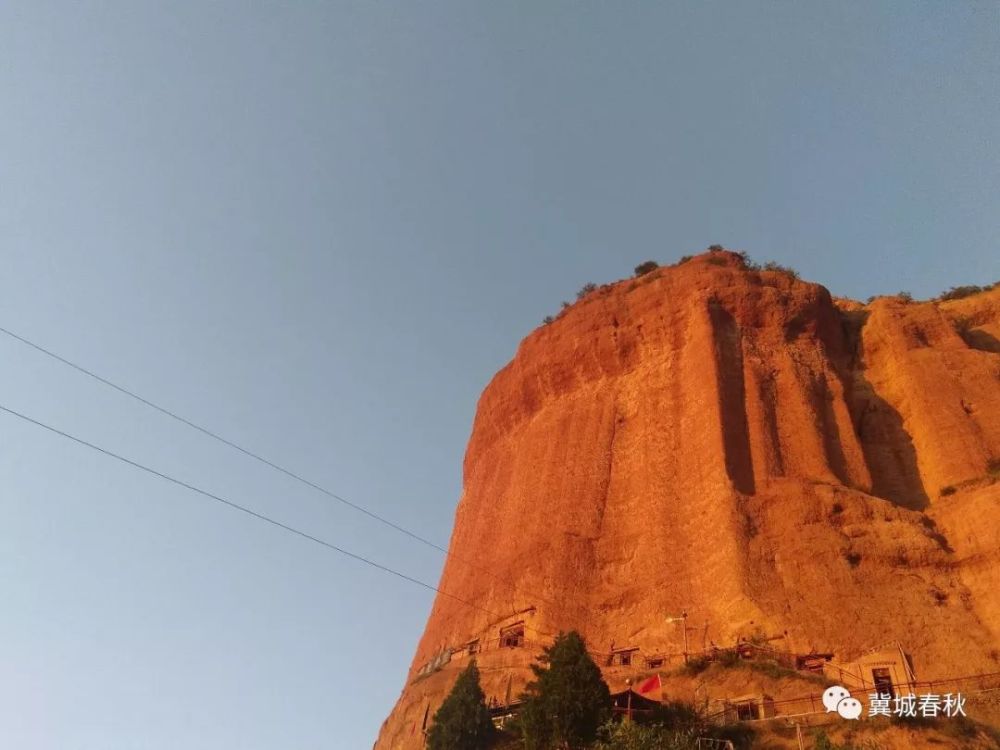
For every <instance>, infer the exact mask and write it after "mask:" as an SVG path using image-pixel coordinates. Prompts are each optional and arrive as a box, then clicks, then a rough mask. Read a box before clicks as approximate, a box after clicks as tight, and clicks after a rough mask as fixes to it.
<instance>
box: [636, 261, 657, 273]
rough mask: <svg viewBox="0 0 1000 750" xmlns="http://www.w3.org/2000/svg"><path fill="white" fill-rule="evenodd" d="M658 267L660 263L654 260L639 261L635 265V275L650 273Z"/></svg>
mask: <svg viewBox="0 0 1000 750" xmlns="http://www.w3.org/2000/svg"><path fill="white" fill-rule="evenodd" d="M659 267H660V264H659V263H657V262H656V261H655V260H647V261H646V262H645V263H640V264H639V265H637V266H636V267H635V275H636V276H645V275H646V274H647V273H652V272H653V271H655V270H656V269H657V268H659Z"/></svg>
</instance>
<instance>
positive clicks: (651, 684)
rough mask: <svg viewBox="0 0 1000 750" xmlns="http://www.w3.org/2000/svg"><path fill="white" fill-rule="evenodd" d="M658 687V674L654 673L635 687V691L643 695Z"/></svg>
mask: <svg viewBox="0 0 1000 750" xmlns="http://www.w3.org/2000/svg"><path fill="white" fill-rule="evenodd" d="M659 689H660V675H658V674H655V675H653V676H652V677H650V678H649V679H648V680H646V681H645V682H643V683H642V684H641V685H639V687H637V688H636V692H637V693H639V694H641V695H645V694H646V693H652V692H653V691H654V690H659Z"/></svg>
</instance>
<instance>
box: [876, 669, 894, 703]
mask: <svg viewBox="0 0 1000 750" xmlns="http://www.w3.org/2000/svg"><path fill="white" fill-rule="evenodd" d="M872 682H874V683H875V692H876V693H878V694H879V695H888V696H889V697H890V698H895V697H896V691H895V690H893V689H892V676H891V675H890V674H889V670H888V669H887V668H885V667H882V668H879V669H873V670H872Z"/></svg>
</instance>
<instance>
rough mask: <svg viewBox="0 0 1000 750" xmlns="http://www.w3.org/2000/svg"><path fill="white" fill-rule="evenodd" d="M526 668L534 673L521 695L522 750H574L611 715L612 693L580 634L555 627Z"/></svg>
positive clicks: (595, 735) (588, 740) (592, 736)
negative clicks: (552, 638) (547, 642)
mask: <svg viewBox="0 0 1000 750" xmlns="http://www.w3.org/2000/svg"><path fill="white" fill-rule="evenodd" d="M531 669H532V671H533V672H534V673H535V679H534V680H533V681H532V682H531V683H529V684H528V687H527V688H526V690H525V692H524V695H522V696H521V697H522V699H523V700H524V705H523V707H522V710H521V731H522V735H523V737H524V743H525V747H526V748H527V750H550V749H551V748H561V749H563V750H573V749H574V748H580V747H583V746H584V745H586V744H587V743H590V742H593V741H594V739H596V737H597V730H598V728H599V727H600V726H601V725H602V724H604V723H605V722H606V721H607V720H608V718H609V717H610V715H611V693H610V691H609V690H608V686H607V684H606V683H605V682H604V679H603V678H602V677H601V670H600V669H598V667H597V665H596V664H594V661H593V660H592V659H591V658H590V655H589V654H588V653H587V648H586V645H585V644H584V642H583V638H581V637H580V634H579V633H577V632H576V631H571V632H569V633H560V634H559V635H558V636H557V637H556V640H555V643H553V644H552V645H551V646H549V647H548V648H546V649H544V651H543V652H542V655H541V656H540V657H538V663H537V664H533V665H532V666H531Z"/></svg>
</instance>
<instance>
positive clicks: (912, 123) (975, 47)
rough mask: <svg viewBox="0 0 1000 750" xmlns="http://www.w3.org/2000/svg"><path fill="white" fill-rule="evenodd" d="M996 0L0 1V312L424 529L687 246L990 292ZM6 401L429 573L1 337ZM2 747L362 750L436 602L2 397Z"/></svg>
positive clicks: (253, 470) (338, 514)
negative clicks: (536, 375)
mask: <svg viewBox="0 0 1000 750" xmlns="http://www.w3.org/2000/svg"><path fill="white" fill-rule="evenodd" d="M998 94H1000V9H998V6H997V5H996V4H995V3H993V2H950V3H943V2H941V3H939V2H893V3H885V2H882V3H879V2H842V3H812V2H752V3H751V2H747V3H728V2H720V3H716V2H698V3H686V4H681V3H651V2H650V3H613V4H612V3H591V2H575V3H562V2H543V3H539V2H504V3H486V2H454V3H442V2H428V3H412V2H377V3H376V2H358V3H349V2H337V3H323V4H320V3H306V2H302V3H283V4H282V3H253V4H249V3H230V2H218V3H211V4H209V3H172V4H168V3H144V2H134V3H133V2H130V3H123V2H118V3H115V2H108V3H69V2H64V3H46V2H30V3H28V2H25V3H18V2H11V3H5V4H4V5H3V6H2V8H0V102H2V106H3V116H2V117H0V198H2V200H0V253H2V255H0V258H2V265H0V325H2V326H4V327H7V328H10V329H12V330H14V331H17V332H18V333H20V334H22V335H24V336H27V337H29V338H32V339H33V340H36V341H38V342H39V343H41V344H43V345H46V346H49V347H51V348H53V349H55V350H56V351H58V352H60V353H61V354H63V355H64V356H66V357H68V358H70V359H72V360H74V361H76V362H79V363H80V364H82V365H84V366H87V367H90V368H92V369H94V370H96V371H98V372H99V373H101V374H103V375H105V376H107V377H110V378H112V379H114V380H116V381H117V382H120V383H122V384H123V385H126V386H129V387H131V388H134V389H136V390H138V391H139V392H141V393H142V394H144V395H146V396H148V397H150V398H152V399H154V400H156V401H158V402H160V403H162V404H163V405H164V406H167V407H168V408H171V409H174V410H176V411H178V412H180V413H181V414H183V415H186V416H188V417H191V418H193V419H195V420H196V421H199V422H201V423H203V424H204V425H206V426H208V427H210V428H212V429H214V430H217V431H218V432H221V433H222V434H224V435H226V436H229V437H230V438H232V439H234V440H236V441H238V442H240V443H241V444H244V445H246V446H247V447H249V448H252V449H254V450H256V451H259V452H261V453H263V454H264V455H266V456H268V457H270V458H272V459H273V460H275V461H277V462H279V463H281V464H283V465H285V466H287V467H289V468H290V469H293V470H295V471H297V472H300V473H302V474H304V475H305V476H307V477H309V478H310V479H312V480H313V481H316V482H318V483H320V484H322V485H324V486H326V487H328V488H330V489H332V490H334V491H335V492H338V493H340V494H342V495H344V496H345V497H348V498H350V499H351V500H352V501H354V502H357V503H361V504H363V505H365V506H368V507H370V508H372V509H373V510H375V511H377V512H379V513H383V514H385V515H387V516H389V517H391V518H392V519H394V520H396V521H398V522H399V523H401V524H403V525H405V526H407V527H408V528H412V529H413V530H414V531H415V532H417V533H419V534H421V535H423V536H425V537H428V538H431V539H434V540H436V541H438V542H440V543H442V544H444V543H446V542H447V539H448V536H449V532H450V527H451V519H452V513H453V510H454V507H455V503H456V501H457V499H458V496H459V493H460V484H461V475H460V473H461V461H462V455H463V451H464V447H465V443H466V440H467V439H468V434H469V430H470V427H471V423H472V418H473V414H474V409H475V403H476V399H477V397H478V395H479V393H480V391H481V390H482V388H483V387H484V386H485V384H486V383H487V382H488V380H489V378H490V377H491V376H492V374H493V373H494V372H495V371H496V370H497V369H498V368H499V367H501V366H502V365H503V364H504V363H505V362H506V361H507V360H508V359H509V358H510V357H511V355H512V354H513V352H514V350H515V347H516V345H517V342H518V341H519V340H520V339H521V338H522V337H523V336H524V335H526V334H527V333H528V332H529V331H530V330H531V329H532V328H533V327H534V326H536V325H537V324H538V322H539V321H540V320H541V319H542V318H543V317H544V316H545V315H547V314H550V313H553V312H555V311H556V310H557V309H558V307H559V302H560V301H561V300H563V299H571V298H572V296H573V294H574V293H575V291H576V290H577V289H578V288H579V287H580V286H581V285H582V284H583V283H585V282H588V281H594V282H598V283H600V282H604V281H609V280H612V279H616V278H621V277H623V276H626V275H628V274H629V273H630V271H631V269H632V267H633V266H634V265H636V264H637V263H638V262H640V261H643V260H646V259H648V258H653V259H657V260H659V261H663V262H669V261H672V260H674V259H676V258H677V257H678V256H680V255H682V254H687V253H692V252H697V251H699V250H701V249H703V248H704V247H705V246H707V245H709V244H712V243H721V244H724V245H726V246H728V247H733V248H739V249H744V250H746V251H748V252H749V253H750V254H751V255H752V256H753V257H755V258H757V259H760V260H767V259H774V260H777V261H779V262H782V263H786V264H788V265H791V266H794V267H795V268H797V269H798V270H799V271H800V272H801V273H802V275H803V276H804V277H805V278H808V279H813V280H817V281H821V282H822V283H824V284H826V285H827V286H828V287H829V288H830V289H831V291H833V292H834V293H835V294H842V295H849V296H854V297H858V298H865V297H867V296H869V295H872V294H877V293H888V292H895V291H899V290H907V291H910V292H911V293H913V294H914V296H917V297H924V296H929V295H932V294H934V293H936V292H937V291H939V290H942V289H944V288H947V287H949V286H951V285H955V284H963V283H985V282H989V281H994V280H997V279H998V278H1000V252H998V244H997V238H998V237H1000V210H998V197H1000V148H998V144H997V133H1000V95H998ZM0 362H2V367H0V405H3V406H6V407H9V408H14V409H17V410H20V411H23V412H26V413H28V414H30V415H32V416H33V417H36V418H38V419H41V420H45V421H47V422H50V423H52V424H54V425H55V426H57V427H60V428H62V429H65V430H67V431H70V432H73V433H75V434H78V435H79V436H81V437H83V438H85V439H88V440H91V441H93V442H96V443H99V444H101V445H104V446H106V447H108V448H110V449H112V450H116V451H119V452H121V453H124V454H126V455H127V456H129V457H131V458H134V459H136V460H140V461H143V462H146V463H149V464H150V465H152V466H154V467H155V468H157V469H160V470H162V471H166V472H170V473H172V474H175V475H176V476H178V477H180V478H182V479H184V480H187V481H190V482H192V483H195V484H198V485H199V486H203V487H204V488H205V489H208V490H211V491H213V492H216V493H219V494H221V495H224V496H225V497H227V498H230V499H233V500H236V501H239V502H242V503H244V504H246V505H249V506H251V507H253V508H254V509H256V510H259V511H261V512H264V513H269V514H272V515H273V516H275V517H276V518H279V519H280V520H282V521H283V522H286V523H289V524H292V525H296V526H298V527H301V528H303V529H305V530H307V531H309V532H311V533H313V534H315V535H317V536H321V537H323V538H325V539H328V540H329V541H331V542H333V543H336V544H340V545H342V546H344V547H347V548H349V549H351V550H353V551H356V552H359V553H362V554H366V555H369V556H371V557H373V558H376V559H378V560H379V561H381V562H384V563H386V564H388V565H392V566H395V567H397V568H400V569H401V570H404V571H406V572H407V573H409V574H411V575H414V576H416V577H418V578H421V579H424V580H427V581H432V582H436V580H437V577H438V575H439V573H440V568H441V557H440V555H437V554H434V553H433V551H432V550H428V549H427V548H424V547H421V546H420V545H417V544H414V543H412V541H410V540H407V539H406V538H405V537H401V536H399V535H398V534H395V533H393V532H391V531H390V530H387V529H385V528H383V527H379V526H378V525H374V524H372V523H371V522H370V521H368V520H367V519H365V518H364V517H360V516H359V515H358V514H356V513H353V512H351V511H349V510H347V509H345V508H343V507H342V506H338V505H337V504H335V503H331V502H330V501H329V500H328V499H326V498H324V497H323V496H321V495H317V494H316V493H314V492H311V491H309V490H308V489H306V488H303V487H301V486H298V485H296V484H295V483H293V482H290V481H289V480H288V479H287V478H284V477H282V476H280V475H277V474H275V473H274V472H272V471H269V470H267V469H266V468H264V467H262V466H260V465H258V464H255V463H253V462H252V461H249V460H247V459H246V458H245V457H243V456H240V455H239V454H234V453H233V452H232V451H230V450H228V449H226V448H224V447H223V446H220V445H218V444H216V443H214V442H212V441H211V440H209V439H207V438H205V437H204V436H201V435H199V434H197V433H193V432H191V431H190V430H187V429H186V428H183V427H182V426H180V425H177V424H176V423H172V422H170V421H168V420H166V419H164V418H163V417H162V416H160V415H157V414H155V413H153V412H150V411H149V410H147V409H144V408H143V407H141V406H140V405H137V404H136V403H134V402H130V401H128V400H127V399H124V398H122V397H121V396H120V395H119V394H115V393H114V392H111V391H109V390H107V389H106V388H103V387H101V386H99V385H98V384H96V383H94V382H92V381H89V380H87V379H85V378H83V377H81V376H80V375H79V373H75V372H73V371H72V370H69V369H68V368H66V367H64V366H61V365H59V364H57V363H54V362H52V361H51V360H48V359H46V358H45V357H43V356H41V355H39V354H38V353H36V352H33V351H32V350H30V349H28V348H26V347H24V346H23V345H21V344H18V343H17V342H15V341H12V340H9V339H7V338H6V337H4V336H0ZM0 440H2V446H3V449H2V451H0V590H2V592H3V599H4V612H3V616H2V617H0V674H2V675H3V679H2V680H0V738H2V740H3V742H2V744H4V745H5V746H11V747H18V748H21V749H22V750H36V749H40V748H59V749H60V750H64V749H66V748H72V749H77V748H80V749H83V748H86V749H88V750H89V749H90V748H94V749H95V750H96V749H98V748H100V749H101V750H106V749H108V748H111V749H115V750H117V749H118V748H122V749H130V750H131V749H133V748H143V749H147V748H148V749H150V750H153V749H155V750H159V749H160V748H163V749H164V750H166V749H167V748H171V749H172V748H178V747H183V748H188V749H191V750H194V749H198V748H206V749H207V748H213V750H214V749H215V748H220V747H239V748H245V749H247V750H255V749H257V748H261V749H263V748H277V747H281V748H329V747H338V748H340V747H343V748H363V747H369V746H370V745H371V743H372V742H373V741H374V738H375V735H376V733H377V731H378V727H379V724H380V723H381V721H382V719H383V718H384V717H385V716H386V714H387V713H388V711H389V710H390V708H391V706H392V704H393V702H394V701H395V698H396V697H397V695H398V693H399V690H400V688H401V687H402V683H403V678H404V674H405V671H406V668H407V666H408V664H409V660H410V658H411V656H412V653H413V649H414V647H415V645H416V642H417V639H418V638H419V635H420V632H421V629H422V627H423V623H424V620H425V618H426V616H427V613H428V611H429V607H430V602H431V595H430V594H429V592H427V591H425V590H422V589H419V588H416V587H413V586H410V585H408V584H406V583H404V582H402V581H399V580H396V579H393V578H389V577H387V576H385V575H384V574H381V573H379V572H377V571H375V570H372V569H370V568H366V567H364V566H361V565H359V564H357V563H355V562H352V561H350V560H347V559H344V558H341V557H339V556H337V555H336V554H335V553H332V552H330V551H329V550H325V549H323V548H320V547H318V546H315V545H310V544H308V543H306V542H304V541H303V540H301V539H298V538H295V537H293V536H291V535H288V534H285V533H282V532H280V531H278V530H276V529H274V528H271V527H268V526H266V525H264V524H261V523H259V522H257V521H254V520H253V519H249V518H246V517H244V516H241V515H239V514H237V513H234V512H233V511H231V510H229V509H226V508H224V507H222V506H219V505H217V504H213V503H210V502H208V501H206V500H204V499H203V498H200V497H198V496H196V495H193V494H191V493H189V492H186V491H184V490H182V489H180V488H177V487H174V486H171V485H168V484H165V483H163V482H162V481H159V480H156V479H155V478H153V477H150V476H147V475H143V474H141V473H139V472H137V471H135V470H132V469H129V468H128V467H125V466H122V465H119V464H115V463H113V462H111V461H109V460H108V459H107V458H105V457H102V456H100V455H97V454H94V453H92V452H88V451H87V450H86V449H83V448H80V447H79V446H76V445H73V444H70V443H67V442H65V441H62V440H60V439H58V438H56V437H54V436H52V435H50V434H47V433H45V432H43V431H41V430H39V429H38V428H36V427H32V426H31V425H28V424H24V423H21V422H19V421H17V420H15V419H13V418H11V417H9V416H5V415H3V414H0Z"/></svg>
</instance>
